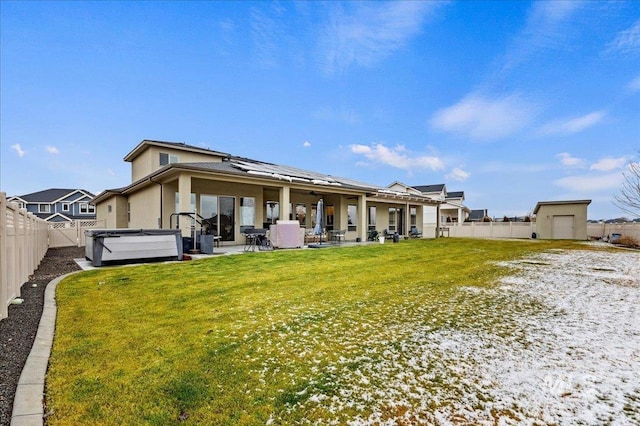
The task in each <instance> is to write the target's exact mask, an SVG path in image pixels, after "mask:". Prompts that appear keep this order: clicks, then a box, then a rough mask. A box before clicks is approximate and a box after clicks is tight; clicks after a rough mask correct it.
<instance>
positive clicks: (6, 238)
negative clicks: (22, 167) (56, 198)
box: [0, 192, 49, 319]
mask: <svg viewBox="0 0 640 426" xmlns="http://www.w3.org/2000/svg"><path fill="white" fill-rule="evenodd" d="M48 231H49V229H48V224H47V222H46V221H44V220H42V219H40V218H38V217H36V216H34V215H33V213H28V212H27V211H26V210H25V209H20V208H19V207H18V204H16V203H7V195H6V194H5V193H4V192H0V319H2V318H5V317H7V315H8V313H9V302H11V301H12V300H13V299H15V298H16V297H18V296H20V287H21V286H22V284H24V283H25V282H27V281H28V280H29V275H31V274H32V273H33V272H34V271H35V270H36V268H37V267H38V265H39V264H40V261H41V260H42V258H43V257H44V255H45V254H46V253H47V249H48V239H49V232H48Z"/></svg>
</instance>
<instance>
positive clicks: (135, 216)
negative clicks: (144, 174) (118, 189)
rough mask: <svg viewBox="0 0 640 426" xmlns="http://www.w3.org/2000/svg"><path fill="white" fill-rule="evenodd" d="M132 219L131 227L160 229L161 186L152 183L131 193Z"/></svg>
mask: <svg viewBox="0 0 640 426" xmlns="http://www.w3.org/2000/svg"><path fill="white" fill-rule="evenodd" d="M129 208H130V209H131V211H130V213H131V220H130V222H129V226H128V227H129V228H140V229H158V228H159V220H158V219H159V218H160V186H159V185H150V186H147V187H146V188H144V189H141V190H140V191H137V192H136V193H134V194H131V195H129Z"/></svg>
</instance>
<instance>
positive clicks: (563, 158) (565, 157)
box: [556, 152, 584, 167]
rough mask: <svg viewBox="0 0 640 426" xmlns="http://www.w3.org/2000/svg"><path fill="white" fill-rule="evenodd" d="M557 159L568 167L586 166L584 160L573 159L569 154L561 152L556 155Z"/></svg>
mask: <svg viewBox="0 0 640 426" xmlns="http://www.w3.org/2000/svg"><path fill="white" fill-rule="evenodd" d="M556 158H557V159H559V160H560V162H561V163H562V165H563V166H567V167H580V166H582V165H583V164H584V160H583V159H582V158H577V157H573V156H571V154H569V153H568V152H561V153H560V154H558V155H556Z"/></svg>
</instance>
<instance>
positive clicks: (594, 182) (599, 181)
mask: <svg viewBox="0 0 640 426" xmlns="http://www.w3.org/2000/svg"><path fill="white" fill-rule="evenodd" d="M622 179H623V178H622V173H610V174H606V175H601V174H598V175H580V176H567V177H564V178H560V179H557V180H555V181H554V182H553V183H554V184H555V185H556V186H559V187H561V188H565V189H568V190H571V191H575V192H585V193H593V192H596V191H604V190H611V189H617V188H619V187H620V185H621V184H622Z"/></svg>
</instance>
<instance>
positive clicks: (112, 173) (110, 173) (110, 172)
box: [94, 169, 116, 194]
mask: <svg viewBox="0 0 640 426" xmlns="http://www.w3.org/2000/svg"><path fill="white" fill-rule="evenodd" d="M107 174H108V175H109V176H115V175H116V173H115V172H114V171H113V170H112V169H107ZM94 194H97V192H94Z"/></svg>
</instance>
